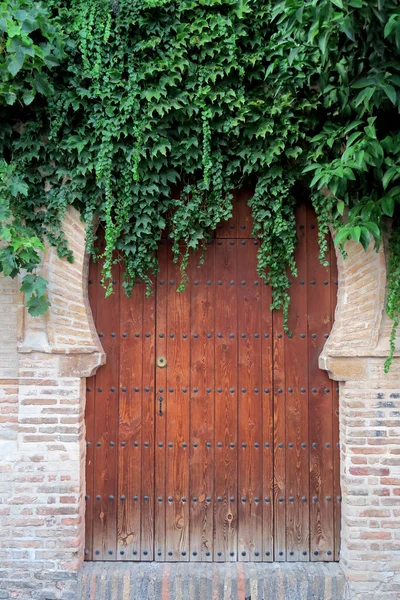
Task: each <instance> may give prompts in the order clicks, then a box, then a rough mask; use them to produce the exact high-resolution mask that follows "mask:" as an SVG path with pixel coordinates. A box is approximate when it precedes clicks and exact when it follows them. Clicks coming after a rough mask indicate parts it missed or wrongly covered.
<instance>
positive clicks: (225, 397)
mask: <svg viewBox="0 0 400 600" xmlns="http://www.w3.org/2000/svg"><path fill="white" fill-rule="evenodd" d="M215 274H216V278H217V288H216V305H215V332H216V336H217V337H216V338H215V388H216V395H215V440H216V443H217V447H216V454H215V499H216V503H215V510H214V521H215V525H214V561H216V562H227V561H235V560H237V501H238V497H237V451H238V448H237V444H238V439H237V426H238V423H237V396H236V394H235V393H231V392H230V389H231V388H235V389H236V388H237V356H238V354H237V353H238V335H239V332H238V330H237V310H238V307H237V293H236V289H237V283H238V282H237V242H236V241H235V240H222V239H218V240H217V241H216V246H215ZM219 444H222V446H220V445H219Z"/></svg>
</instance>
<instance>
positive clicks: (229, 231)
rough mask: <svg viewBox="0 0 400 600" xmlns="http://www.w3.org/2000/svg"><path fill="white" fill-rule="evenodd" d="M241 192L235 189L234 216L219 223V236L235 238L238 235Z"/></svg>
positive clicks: (217, 235)
mask: <svg viewBox="0 0 400 600" xmlns="http://www.w3.org/2000/svg"><path fill="white" fill-rule="evenodd" d="M238 216H239V194H238V193H237V192H236V191H235V192H234V193H233V199H232V217H231V218H230V219H228V220H227V221H225V222H223V223H220V224H219V225H217V229H216V232H215V236H216V237H217V238H229V239H232V238H233V239H235V238H237V237H238Z"/></svg>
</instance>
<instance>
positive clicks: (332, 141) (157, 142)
mask: <svg viewBox="0 0 400 600" xmlns="http://www.w3.org/2000/svg"><path fill="white" fill-rule="evenodd" d="M399 58H400V8H399V6H398V2H397V0H282V1H276V0H275V1H272V0H264V1H259V0H197V1H195V0H179V1H178V0H175V1H173V0H73V1H72V0H65V1H62V0H61V1H57V2H55V0H46V2H43V3H40V2H36V1H35V2H34V1H33V0H32V1H29V0H23V1H21V0H18V2H17V0H6V1H3V2H0V66H1V67H2V69H1V76H0V77H1V80H0V128H1V132H2V136H1V141H0V152H1V155H0V156H1V158H0V160H1V163H0V177H1V181H2V183H1V185H2V187H1V195H0V203H1V207H2V208H1V210H2V213H1V215H0V216H1V219H2V221H3V229H2V233H1V235H2V237H3V239H4V242H5V244H4V246H3V249H2V251H1V254H0V265H1V268H2V270H3V271H4V272H5V273H6V274H9V275H11V276H13V275H15V274H16V273H18V272H19V271H20V270H21V269H28V271H30V273H31V279H29V280H28V282H27V284H26V286H25V291H26V292H27V294H28V297H30V298H36V304H35V306H36V309H33V310H36V311H37V312H43V311H45V310H46V308H47V304H46V300H45V294H44V287H43V285H44V284H43V280H40V278H39V279H38V278H37V276H36V275H35V268H36V265H37V263H38V257H39V255H40V250H41V248H42V244H43V241H44V240H45V238H47V240H48V241H49V242H50V244H52V245H54V246H55V247H56V248H57V250H58V252H59V254H60V256H66V257H67V258H69V259H70V260H72V255H71V253H70V251H69V249H68V247H67V245H66V242H65V239H64V235H63V231H62V217H63V215H64V214H65V210H66V208H67V206H68V205H71V204H72V205H74V206H76V207H77V208H78V209H80V210H81V213H82V215H83V218H84V219H85V221H86V225H87V247H88V250H89V251H90V252H92V253H94V254H95V249H94V248H95V239H96V235H95V233H94V224H95V223H97V222H100V226H101V227H102V228H104V230H105V250H104V255H103V265H104V266H103V283H104V286H105V288H106V293H111V290H112V286H111V268H112V265H113V263H114V262H115V261H122V262H123V263H124V265H125V270H124V287H125V290H126V292H127V293H128V294H129V293H130V291H131V289H132V286H133V284H134V283H135V281H136V280H138V279H140V280H144V281H145V282H146V283H147V288H148V292H149V293H150V292H151V276H152V274H153V273H155V272H156V271H157V268H158V267H157V258H156V249H157V243H158V240H159V238H160V233H161V231H162V230H164V229H165V228H166V227H167V228H168V232H169V236H170V238H171V239H172V241H173V249H174V256H175V260H176V261H177V262H179V263H180V266H181V271H182V280H181V285H180V288H179V289H181V290H182V289H184V288H185V285H186V283H187V275H186V266H187V261H188V256H189V253H190V252H191V251H192V250H196V249H199V248H201V249H203V250H204V251H206V246H207V240H208V239H209V237H210V236H211V232H212V230H213V229H215V227H216V225H217V224H218V223H219V222H220V221H222V220H225V219H226V218H228V217H229V216H230V214H231V210H232V192H233V191H234V190H235V189H236V188H240V187H242V186H243V185H250V186H252V188H253V189H254V190H255V192H254V195H253V197H252V199H251V201H250V205H251V209H252V213H253V216H254V222H255V225H254V231H253V233H254V235H255V236H257V237H259V238H260V240H261V244H260V250H259V260H258V268H259V273H260V275H261V276H263V277H265V278H266V280H267V281H269V282H270V284H271V287H272V292H273V300H272V308H274V309H283V311H284V314H285V322H286V323H287V314H288V310H289V297H288V286H289V283H288V276H289V275H290V276H296V265H295V263H294V259H293V253H294V249H295V246H296V234H295V227H294V207H295V204H296V201H297V199H298V198H299V197H305V196H308V197H309V198H310V199H311V201H312V203H313V205H314V207H315V210H316V212H317V216H318V220H319V226H320V259H321V261H322V262H323V263H324V264H325V263H326V261H327V257H326V256H327V255H326V250H327V243H326V233H327V232H328V227H329V225H330V224H332V225H333V227H334V228H335V229H336V231H337V233H336V238H335V243H336V244H337V245H339V246H340V248H341V251H342V252H343V254H344V255H345V251H344V247H343V245H344V242H345V241H346V240H347V239H353V240H356V241H357V242H360V243H361V244H362V245H363V246H364V248H367V247H368V246H369V244H370V243H371V242H370V240H371V238H372V240H373V243H374V244H375V247H376V248H377V249H378V248H379V246H380V244H381V242H382V237H383V235H384V234H385V233H386V231H387V223H388V220H390V218H392V217H394V220H393V228H392V232H393V233H392V236H391V242H390V246H391V258H390V261H391V262H390V266H389V286H388V290H389V291H388V301H387V307H388V313H389V316H390V317H391V318H392V319H393V322H394V333H393V337H392V342H391V354H390V356H389V358H388V361H387V368H388V367H389V365H390V362H391V360H392V356H393V350H394V339H395V328H396V327H397V324H398V320H399V309H400V288H399V283H398V281H399V265H400V249H399V233H398V231H399V228H400V224H399V214H398V213H399V210H400V209H399V199H400V181H399V180H400V132H399V128H398V122H399V121H398V113H399V109H400V60H399ZM40 82H42V84H41V83H40ZM43 82H45V84H44V85H43ZM18 239H20V240H28V239H29V240H31V242H30V244H31V246H30V253H31V254H32V253H35V259H34V261H33V263H35V264H33V263H32V261H31V262H29V261H30V260H31V258H30V256H31V254H29V253H28V254H29V256H28V255H27V257H25V254H22V253H21V251H20V248H21V247H24V248H25V246H26V244H27V242H26V241H23V242H22V246H18V243H16V242H15V240H18ZM29 294H31V295H30V296H29ZM39 298H41V302H39Z"/></svg>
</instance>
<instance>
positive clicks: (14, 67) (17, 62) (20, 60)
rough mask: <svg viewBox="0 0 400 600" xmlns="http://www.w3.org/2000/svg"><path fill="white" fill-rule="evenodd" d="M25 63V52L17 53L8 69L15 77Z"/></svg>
mask: <svg viewBox="0 0 400 600" xmlns="http://www.w3.org/2000/svg"><path fill="white" fill-rule="evenodd" d="M23 64H24V54H22V55H21V54H15V55H13V58H12V60H11V61H10V62H9V63H8V65H7V70H8V71H9V72H10V73H11V75H12V76H13V77H15V76H16V74H17V73H18V72H19V71H20V70H21V69H22V67H23Z"/></svg>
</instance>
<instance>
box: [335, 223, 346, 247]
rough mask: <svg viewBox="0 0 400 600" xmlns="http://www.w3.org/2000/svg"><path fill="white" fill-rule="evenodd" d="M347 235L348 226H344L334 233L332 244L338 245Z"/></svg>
mask: <svg viewBox="0 0 400 600" xmlns="http://www.w3.org/2000/svg"><path fill="white" fill-rule="evenodd" d="M348 237H349V228H348V226H347V225H346V226H344V227H342V228H341V229H339V231H338V232H337V233H336V235H335V240H334V245H335V246H338V245H339V244H341V243H342V242H344V241H346V240H347V238H348Z"/></svg>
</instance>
